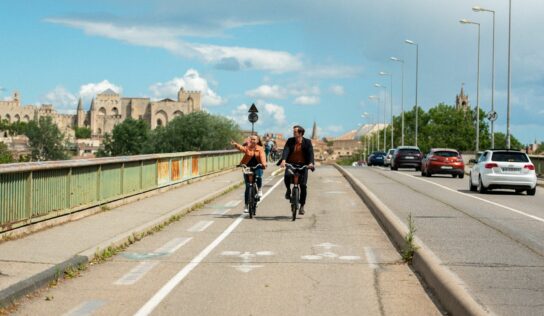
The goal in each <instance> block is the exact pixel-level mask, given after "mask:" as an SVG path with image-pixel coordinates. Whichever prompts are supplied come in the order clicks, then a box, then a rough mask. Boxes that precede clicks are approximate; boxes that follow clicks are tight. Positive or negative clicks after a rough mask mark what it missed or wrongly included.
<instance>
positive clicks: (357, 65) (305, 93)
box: [0, 0, 544, 143]
mask: <svg viewBox="0 0 544 316" xmlns="http://www.w3.org/2000/svg"><path fill="white" fill-rule="evenodd" d="M512 2H513V4H512V21H513V22H512V95H511V108H512V112H511V130H512V134H513V135H514V136H516V137H517V138H518V139H520V140H521V141H522V142H524V143H529V142H532V141H533V140H535V139H537V140H538V141H542V140H544V124H543V121H544V108H543V106H542V105H543V104H544V102H543V101H544V84H543V83H544V80H543V79H544V78H543V75H544V32H543V31H544V27H543V24H542V22H541V15H542V13H544V2H542V1H540V0H525V1H515V0H514V1H512ZM474 5H479V6H481V7H484V8H488V9H492V10H495V11H496V41H495V43H496V44H495V65H496V66H495V108H496V111H497V112H498V115H499V119H498V120H497V122H496V124H495V130H496V131H500V132H505V130H506V95H507V40H508V37H507V36H508V0H479V1H468V0H456V1H448V0H411V1H399V0H396V1H395V0H382V1H369V0H353V1H351V0H346V1H339V0H335V1H332V0H331V1H329V0H322V1H319V2H317V1H310V0H304V1H287V0H276V1H255V0H254V1H245V0H244V1H233V2H227V1H208V0H200V1H198V2H194V1H180V0H155V1H142V0H132V1H128V0H110V1H103V0H95V1H91V2H89V1H80V0H70V1H68V0H56V1H45V0H42V1H38V0H34V1H30V0H29V1H1V2H0V23H1V27H0V45H1V46H0V47H1V48H0V98H1V99H5V98H9V97H10V96H11V94H12V91H13V90H18V91H19V92H20V94H21V96H22V101H23V103H24V104H39V103H52V104H53V105H54V106H55V107H56V108H57V109H58V110H59V111H61V112H66V113H70V112H74V110H75V108H76V106H77V99H78V98H79V97H82V98H83V99H84V101H85V107H86V108H88V107H89V105H90V100H91V98H92V97H93V96H94V95H95V94H96V93H97V92H100V91H102V90H105V89H107V88H112V89H114V90H116V91H118V92H120V93H121V94H122V95H123V96H130V97H143V96H146V97H150V98H153V99H161V98H166V97H170V98H175V96H176V91H177V90H178V89H179V86H180V85H183V86H184V87H185V88H186V89H188V90H201V91H202V93H203V96H204V107H205V108H206V110H208V111H209V112H211V113H217V114H222V115H226V116H229V117H231V118H233V119H235V120H236V121H237V122H238V123H239V124H240V126H241V127H242V128H245V129H248V128H251V127H250V124H249V123H248V122H247V110H248V108H249V105H251V103H253V102H255V103H256V105H257V107H258V108H259V112H260V120H259V122H258V123H257V125H256V129H257V130H258V131H260V132H265V131H273V132H283V133H288V132H289V130H290V127H291V126H292V125H293V124H295V123H298V124H302V125H303V126H307V127H308V128H310V127H311V125H312V124H313V121H314V120H315V121H316V122H317V124H318V126H319V128H320V130H319V136H337V135H340V134H342V133H344V132H347V131H349V130H352V129H354V128H357V126H358V125H359V124H364V123H369V122H373V121H374V120H375V117H376V107H377V104H376V103H374V102H373V101H372V100H370V99H369V96H371V95H378V94H379V93H380V91H381V90H380V89H377V88H376V87H374V83H379V84H382V85H385V86H387V87H388V89H389V86H390V81H389V78H388V77H386V76H379V75H378V73H379V72H380V71H385V72H389V73H392V74H393V111H394V114H395V115H399V112H400V104H401V94H400V92H401V80H400V79H401V64H400V63H397V62H393V61H391V60H389V57H391V56H395V57H398V58H402V59H404V61H405V64H404V65H405V67H404V74H405V76H404V78H405V79H404V106H405V109H408V108H410V107H411V106H413V105H414V103H415V46H412V45H408V44H405V43H404V40H405V39H411V40H413V41H415V42H417V43H418V44H419V95H418V98H419V102H418V103H419V105H420V106H421V107H423V108H424V109H428V108H430V107H432V106H434V105H436V104H438V103H440V102H444V103H447V104H454V102H455V95H456V94H457V93H459V90H460V88H461V84H462V83H464V87H465V92H466V93H467V94H469V97H470V102H471V104H472V105H473V106H475V105H476V103H477V101H476V79H477V72H476V70H477V27H476V26H475V25H462V24H460V23H459V20H460V19H461V18H467V19H469V20H473V21H475V22H479V23H481V55H480V58H481V59H480V77H481V78H480V106H481V107H482V108H483V110H484V111H486V112H487V111H489V110H490V108H491V52H492V51H491V47H492V46H491V43H492V41H491V39H492V15H491V14H490V13H476V12H473V11H472V10H471V8H472V7H473V6H474ZM388 93H389V90H388ZM382 96H383V95H382ZM388 102H389V101H388ZM387 108H388V114H387V115H388V116H389V105H388V106H387ZM365 112H367V113H369V114H370V116H369V117H367V118H362V117H361V115H362V114H363V113H365Z"/></svg>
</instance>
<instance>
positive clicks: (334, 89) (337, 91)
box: [330, 84, 345, 95]
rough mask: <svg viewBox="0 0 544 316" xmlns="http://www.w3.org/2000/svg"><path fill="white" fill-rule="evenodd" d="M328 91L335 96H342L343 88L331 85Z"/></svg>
mask: <svg viewBox="0 0 544 316" xmlns="http://www.w3.org/2000/svg"><path fill="white" fill-rule="evenodd" d="M330 91H331V92H332V93H333V94H335V95H344V93H345V91H344V87H343V86H341V85H338V84H337V85H333V86H331V87H330Z"/></svg>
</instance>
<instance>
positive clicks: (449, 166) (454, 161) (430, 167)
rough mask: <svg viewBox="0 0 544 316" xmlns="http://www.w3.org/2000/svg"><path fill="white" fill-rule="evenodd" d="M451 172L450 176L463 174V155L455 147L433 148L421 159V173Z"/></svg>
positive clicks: (423, 174) (424, 174) (426, 174)
mask: <svg viewBox="0 0 544 316" xmlns="http://www.w3.org/2000/svg"><path fill="white" fill-rule="evenodd" d="M433 174H451V175H452V177H454V178H455V177H459V178H461V179H462V178H463V177H464V176H465V163H464V162H463V157H461V154H460V153H459V152H458V151H457V150H455V149H449V148H433V149H431V150H430V151H429V153H428V154H427V155H426V156H425V158H423V160H422V161H421V175H422V176H427V177H430V176H431V175H433Z"/></svg>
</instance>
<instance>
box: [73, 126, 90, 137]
mask: <svg viewBox="0 0 544 316" xmlns="http://www.w3.org/2000/svg"><path fill="white" fill-rule="evenodd" d="M75 134H76V138H77V139H81V138H91V129H90V128H88V127H76V130H75Z"/></svg>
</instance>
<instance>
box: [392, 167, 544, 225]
mask: <svg viewBox="0 0 544 316" xmlns="http://www.w3.org/2000/svg"><path fill="white" fill-rule="evenodd" d="M398 174H401V175H403V176H406V177H410V178H413V179H417V180H419V181H423V182H427V183H431V184H434V185H436V186H438V187H441V188H442V189H445V190H448V191H452V192H455V193H458V194H462V195H464V196H468V197H471V198H473V199H476V200H479V201H482V202H487V203H489V204H491V205H495V206H498V207H502V208H504V209H507V210H509V211H511V212H514V213H517V214H519V215H523V216H527V217H529V218H532V219H534V220H537V221H539V222H542V223H544V218H540V217H538V216H534V215H531V214H529V213H525V212H523V211H520V210H516V209H515V208H511V207H509V206H506V205H502V204H499V203H496V202H492V201H489V200H486V199H482V198H479V197H477V196H474V195H472V194H467V193H463V192H459V191H457V190H454V189H450V188H448V187H446V186H443V185H441V184H438V183H435V182H432V181H429V180H425V179H419V178H416V177H414V176H412V175H407V174H403V173H402V172H399V173H398ZM469 177H470V176H469Z"/></svg>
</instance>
